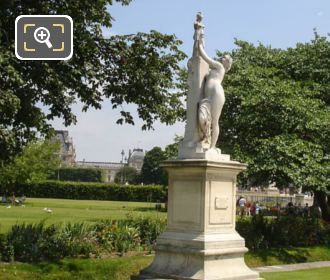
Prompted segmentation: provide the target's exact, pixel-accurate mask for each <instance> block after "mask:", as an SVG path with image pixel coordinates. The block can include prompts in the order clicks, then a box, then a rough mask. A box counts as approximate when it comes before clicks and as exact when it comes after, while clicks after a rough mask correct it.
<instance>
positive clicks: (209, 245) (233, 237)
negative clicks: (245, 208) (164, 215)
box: [132, 232, 260, 280]
mask: <svg viewBox="0 0 330 280" xmlns="http://www.w3.org/2000/svg"><path fill="white" fill-rule="evenodd" d="M245 252H247V249H246V248H245V246H244V239H243V238H242V237H240V236H239V235H238V234H237V233H228V234H208V235H197V236H196V235H194V234H187V233H186V234H185V233H177V232H165V233H164V234H162V235H161V236H160V237H159V239H158V243H157V251H156V256H155V259H154V261H153V263H152V264H151V265H150V266H149V267H148V268H146V269H144V270H142V271H141V272H140V274H139V275H138V276H134V277H132V279H134V280H142V279H187V280H188V279H191V280H192V279H194V280H206V279H207V280H234V279H240V280H243V279H248V280H250V279H251V280H252V279H254V280H255V279H260V278H259V274H258V273H257V272H255V271H252V270H251V269H250V268H248V267H247V266H246V265H245V263H244V257H243V256H244V253H245Z"/></svg>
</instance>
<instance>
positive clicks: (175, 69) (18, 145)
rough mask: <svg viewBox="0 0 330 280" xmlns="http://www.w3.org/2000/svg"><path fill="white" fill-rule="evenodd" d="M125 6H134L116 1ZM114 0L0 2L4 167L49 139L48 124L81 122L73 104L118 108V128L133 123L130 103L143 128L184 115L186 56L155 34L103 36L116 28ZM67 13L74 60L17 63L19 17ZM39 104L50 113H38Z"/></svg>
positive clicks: (169, 38)
mask: <svg viewBox="0 0 330 280" xmlns="http://www.w3.org/2000/svg"><path fill="white" fill-rule="evenodd" d="M116 2H119V3H121V4H122V5H128V4H129V3H130V2H131V0H116ZM112 4H113V1H112V0H95V1H89V0H81V1H76V0H57V1H51V0H46V1H44V0H35V1H23V0H7V1H1V2H0V161H3V160H8V159H10V158H11V157H13V156H14V155H15V154H17V153H18V152H19V151H20V150H21V149H22V147H23V146H25V145H26V143H27V142H28V141H30V140H31V139H35V138H36V136H37V135H38V134H41V135H48V134H50V132H51V126H50V125H49V124H48V120H52V119H53V118H55V117H61V118H63V119H64V123H65V125H70V124H72V123H75V122H76V118H75V116H74V114H73V113H72V110H71V105H72V104H73V103H75V102H77V101H80V102H82V103H83V105H84V107H83V110H87V109H88V108H90V107H94V108H97V109H100V108H101V102H102V100H104V99H109V100H110V101H111V103H112V107H113V108H117V107H119V108H121V109H120V114H121V117H120V118H119V119H118V120H117V123H119V124H122V123H123V122H127V123H130V124H134V120H133V117H132V116H131V114H130V113H129V112H127V111H125V105H126V104H129V103H133V104H136V105H137V112H138V115H139V117H140V118H141V119H142V120H143V121H144V124H143V127H142V128H143V129H150V128H152V125H153V122H154V121H155V120H157V119H158V120H160V121H161V122H164V123H166V124H171V123H173V122H174V121H175V120H177V119H178V118H179V119H180V118H183V117H184V110H183V107H182V102H181V100H180V97H181V95H182V94H181V93H180V92H179V93H174V89H175V88H177V78H179V77H180V76H178V75H180V69H179V66H178V62H179V61H181V60H183V59H184V58H185V54H184V53H183V52H181V51H180V50H179V49H178V46H179V45H180V44H181V42H180V41H179V40H178V39H177V38H176V37H175V36H174V35H165V34H161V33H159V32H157V31H150V33H137V34H131V35H124V36H119V35H117V36H111V37H110V38H105V37H104V36H103V33H102V27H106V28H111V25H112V20H113V18H112V16H111V14H110V13H109V12H108V11H109V10H111V5H112ZM29 14H41V15H48V14H50V15H52V14H66V15H70V16H71V17H72V19H73V23H74V36H73V37H74V38H73V41H74V52H73V57H72V58H71V59H70V60H69V61H20V60H18V59H17V58H16V57H15V54H14V53H15V52H14V38H15V30H14V22H15V18H16V17H17V16H19V15H29ZM40 104H42V105H43V106H44V107H46V108H47V110H43V109H42V108H41V107H40Z"/></svg>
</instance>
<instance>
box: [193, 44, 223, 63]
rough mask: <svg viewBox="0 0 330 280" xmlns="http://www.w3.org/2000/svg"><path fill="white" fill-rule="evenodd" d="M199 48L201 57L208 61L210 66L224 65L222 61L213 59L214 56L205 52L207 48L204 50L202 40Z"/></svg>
mask: <svg viewBox="0 0 330 280" xmlns="http://www.w3.org/2000/svg"><path fill="white" fill-rule="evenodd" d="M198 50H199V53H200V55H201V57H202V58H203V59H204V60H205V61H206V62H207V64H208V65H209V66H210V67H212V68H213V67H221V66H222V65H221V63H220V62H219V61H216V60H214V59H212V58H210V57H209V56H208V55H207V54H206V52H205V50H204V46H203V44H202V42H200V41H199V42H198Z"/></svg>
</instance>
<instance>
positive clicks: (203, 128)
mask: <svg viewBox="0 0 330 280" xmlns="http://www.w3.org/2000/svg"><path fill="white" fill-rule="evenodd" d="M198 47H199V53H200V55H201V56H202V58H203V59H204V60H205V61H206V62H207V63H208V65H209V67H210V71H209V73H208V74H207V75H206V76H205V83H204V87H203V88H202V94H201V100H200V102H199V108H198V122H199V129H200V136H201V138H200V141H201V142H202V143H203V144H204V143H206V145H205V144H204V145H203V147H206V148H209V149H215V145H216V143H217V140H218V137H219V118H220V115H221V111H222V107H223V105H224V103H225V94H224V91H223V88H222V85H221V82H222V80H223V77H224V75H225V73H226V72H227V71H229V70H230V68H231V64H232V61H233V60H232V58H231V57H230V56H229V55H225V56H223V57H221V58H220V61H217V60H213V59H212V58H210V57H209V56H208V55H207V54H206V53H205V51H204V49H203V43H202V42H200V43H199V44H198Z"/></svg>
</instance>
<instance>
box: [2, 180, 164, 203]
mask: <svg viewBox="0 0 330 280" xmlns="http://www.w3.org/2000/svg"><path fill="white" fill-rule="evenodd" d="M0 191H1V190H0ZM16 193H18V194H24V195H26V196H29V197H45V198H66V199H93V200H117V201H141V202H142V201H146V202H157V200H159V201H162V202H165V201H166V200H167V189H166V188H165V187H163V186H157V185H145V186H140V185H127V186H121V185H118V184H115V183H85V182H61V181H43V182H34V183H29V184H22V185H18V186H17V187H16Z"/></svg>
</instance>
